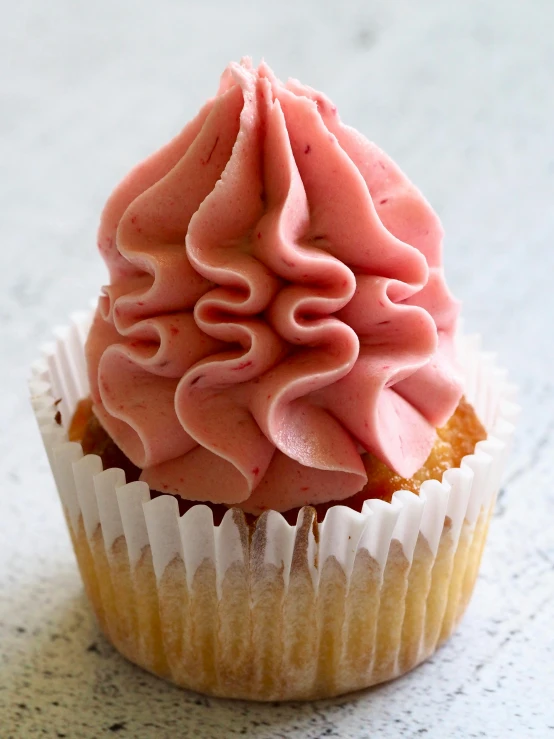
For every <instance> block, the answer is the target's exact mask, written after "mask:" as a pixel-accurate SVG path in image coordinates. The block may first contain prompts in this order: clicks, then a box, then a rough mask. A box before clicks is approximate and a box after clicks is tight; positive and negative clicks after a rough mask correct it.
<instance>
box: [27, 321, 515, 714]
mask: <svg viewBox="0 0 554 739" xmlns="http://www.w3.org/2000/svg"><path fill="white" fill-rule="evenodd" d="M90 321H91V316H90V315H89V314H79V315H77V316H74V317H73V319H72V321H71V324H70V326H69V327H68V328H65V329H59V330H57V331H56V332H55V342H53V343H52V344H51V345H48V347H46V348H45V350H44V352H43V358H42V359H41V360H40V361H39V362H37V363H36V364H35V365H34V366H33V368H32V378H31V382H30V387H31V396H32V403H33V407H34V410H35V414H36V417H37V421H38V425H39V428H40V431H41V435H42V438H43V441H44V446H45V449H46V452H47V455H48V459H49V461H50V464H51V467H52V471H53V474H54V478H55V481H56V485H57V488H58V491H59V494H60V499H61V501H62V505H63V508H64V512H65V515H66V518H67V521H68V525H69V528H70V532H71V536H72V541H73V545H74V548H75V552H76V555H77V560H78V563H79V567H80V570H81V574H82V576H83V581H84V583H85V587H86V590H87V594H88V596H89V599H90V600H91V602H92V605H93V607H94V610H95V612H96V615H97V617H98V620H99V623H100V626H101V627H102V629H103V630H104V632H105V633H106V635H107V636H108V638H109V639H110V640H111V641H112V642H113V643H114V645H115V646H116V647H117V648H118V649H119V650H120V651H121V652H122V653H123V654H124V655H125V656H127V657H128V658H129V659H131V660H132V661H133V662H136V663H137V664H139V665H141V666H143V667H145V668H146V669H148V670H150V671H152V672H155V673H156V674H158V675H161V676H163V677H166V678H169V679H171V680H172V681H173V682H176V683H177V684H179V685H182V686H184V687H189V688H193V689H196V690H200V691H204V692H208V693H211V694H214V695H221V696H227V697H236V698H252V699H258V700H284V699H304V698H315V697H323V696H331V695H336V694H339V693H343V692H347V691H350V690H355V689H359V688H362V687H366V686H369V685H372V684H375V683H378V682H382V681H384V680H388V679H391V678H393V677H396V676H398V675H400V674H402V673H403V672H405V671H407V670H408V669H411V668H412V667H414V666H415V665H416V664H418V663H419V662H421V661H422V660H423V659H425V658H426V657H428V656H429V655H430V654H432V653H433V651H434V650H435V648H436V647H437V645H438V644H440V643H441V642H442V641H444V639H446V638H447V637H448V636H449V635H450V633H451V632H452V630H453V629H454V628H455V626H456V624H457V623H458V621H459V619H460V617H461V615H462V613H463V611H464V609H465V607H466V605H467V602H468V600H469V597H470V595H471V592H472V589H473V584H474V582H475V578H476V576H477V571H478V567H479V562H480V558H481V553H482V550H483V546H484V541H485V538H486V531H487V527H488V522H489V518H490V514H491V511H492V508H493V505H494V500H495V496H496V492H497V490H498V487H499V483H500V478H501V474H502V469H503V463H504V459H505V456H506V453H507V449H508V446H509V442H510V440H511V437H512V434H513V429H514V425H513V424H514V421H515V419H516V417H517V412H518V408H517V406H516V405H515V404H514V402H513V398H514V393H515V390H514V387H513V386H512V385H510V384H509V383H508V382H507V380H506V373H505V372H503V371H502V370H499V369H498V368H497V367H496V365H495V362H494V356H493V355H491V354H489V353H484V352H481V350H480V339H479V337H475V336H471V337H465V336H461V337H459V339H458V356H459V359H460V363H461V365H462V370H463V375H464V382H465V395H466V398H467V399H468V400H469V402H471V403H472V404H473V406H474V408H475V410H476V412H477V414H478V416H479V417H480V419H481V421H482V422H483V424H484V425H485V428H486V429H487V432H488V438H487V439H486V440H484V441H481V442H479V443H478V444H477V445H476V447H475V451H474V453H473V454H471V455H469V456H467V457H465V458H464V459H463V460H462V463H461V465H460V467H459V468H455V469H449V470H448V471H447V472H445V473H444V476H443V479H442V481H441V482H439V481H436V480H430V481H427V482H425V483H423V485H422V486H421V491H420V494H419V496H418V495H415V494H413V493H411V492H408V491H402V490H401V491H398V492H396V493H395V494H394V496H393V498H392V501H391V503H386V502H384V501H381V500H368V501H366V502H365V503H364V505H363V509H362V512H361V513H359V512H356V511H354V510H352V509H350V508H348V507H346V506H341V505H337V506H334V507H332V508H330V509H329V510H328V512H327V514H326V516H325V519H324V520H323V522H322V523H319V524H318V523H317V521H316V519H315V512H314V510H313V509H311V508H309V507H308V508H303V509H301V511H300V513H299V516H298V520H297V522H296V525H290V524H288V523H287V522H286V521H285V519H284V518H283V517H282V516H281V515H280V514H279V513H277V512H275V511H268V512H266V513H264V514H263V515H262V516H260V518H259V519H258V520H257V523H256V525H255V527H254V528H253V529H251V528H250V527H249V526H248V525H247V523H246V521H245V518H244V515H243V514H242V512H241V511H240V510H238V509H231V510H229V511H228V512H227V513H226V514H225V516H224V518H223V521H222V522H221V524H220V525H218V526H215V525H214V523H213V517H212V512H211V509H210V508H209V507H208V506H206V505H203V504H198V505H195V506H193V507H192V508H191V509H190V510H188V511H187V512H186V513H185V514H184V515H183V516H181V517H179V511H178V505H177V500H176V499H175V498H174V497H172V496H167V495H164V496H160V497H157V498H155V499H152V500H151V499H150V490H149V488H148V485H147V484H146V483H143V482H132V483H129V484H126V483H125V475H124V473H123V471H122V470H119V469H108V470H102V463H101V460H100V458H99V457H97V456H95V455H88V456H83V451H82V448H81V446H80V444H77V443H72V442H68V440H67V433H66V429H65V428H64V427H63V426H60V425H58V424H57V423H56V419H55V416H56V413H57V411H58V410H59V411H60V413H61V417H62V421H63V423H64V424H66V425H67V424H68V423H69V421H70V419H71V417H72V414H73V412H74V410H75V407H76V404H77V402H78V401H79V400H80V399H81V398H84V397H86V396H87V395H88V383H87V377H86V367H85V360H84V350H83V348H84V342H85V340H86V336H87V332H88V328H89V326H90ZM57 401H59V403H58V402H57Z"/></svg>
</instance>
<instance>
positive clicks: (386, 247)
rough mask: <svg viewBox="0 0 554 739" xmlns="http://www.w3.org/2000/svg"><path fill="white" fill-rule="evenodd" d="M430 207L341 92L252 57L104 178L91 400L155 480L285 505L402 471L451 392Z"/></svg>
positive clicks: (449, 322)
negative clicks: (190, 116)
mask: <svg viewBox="0 0 554 739" xmlns="http://www.w3.org/2000/svg"><path fill="white" fill-rule="evenodd" d="M441 241H442V229H441V225H440V222H439V220H438V218H437V216H436V215H435V213H434V212H433V211H432V210H431V208H430V206H429V205H428V203H427V202H426V201H425V200H424V198H423V197H422V195H421V194H420V193H419V192H418V190H417V189H416V188H415V187H414V186H413V185H412V184H411V183H410V182H409V181H408V180H407V178H406V177H405V176H404V175H403V174H402V172H401V171H400V170H399V169H398V167H396V165H395V164H394V163H393V162H392V161H391V160H390V159H389V158H388V157H387V156H386V155H385V154H384V153H383V152H382V151H381V150H380V149H378V148H377V147H376V146H375V145H374V144H372V143H370V142H369V141H367V140H366V139H365V138H364V137H363V136H361V135H360V134H359V133H357V132H356V131H354V130H353V129H351V128H348V127H347V126H345V125H343V124H342V123H341V122H340V120H339V117H338V115H337V112H336V108H335V107H334V106H333V105H332V103H331V102H330V101H329V100H328V99H327V98H325V97H324V96H323V95H321V94H320V93H318V92H316V91H314V90H312V89H311V88H308V87H305V86H303V85H301V84H300V83H298V82H296V81H289V82H288V83H287V84H283V83H281V82H280V81H279V80H277V79H276V78H275V77H274V75H273V74H272V72H271V70H270V69H269V68H268V67H267V65H265V64H261V65H260V66H259V67H258V68H257V69H254V68H253V67H252V65H251V63H250V61H249V60H244V61H243V62H242V63H241V64H240V65H239V64H230V65H229V67H228V68H227V69H226V70H225V72H224V74H223V76H222V80H221V85H220V88H219V91H218V94H217V95H216V97H215V98H214V99H213V100H210V101H209V102H208V103H207V104H206V105H205V106H204V107H203V108H202V110H201V111H200V112H199V113H198V115H197V116H196V118H195V119H194V120H192V121H191V122H190V123H189V124H188V125H187V126H186V127H185V129H184V130H183V131H182V132H181V133H180V134H178V136H176V137H175V138H174V139H173V141H171V142H170V143H169V144H167V145H166V146H165V147H163V148H162V149H160V150H159V151H158V152H156V153H155V154H154V155H152V156H151V157H150V158H149V159H147V160H146V161H145V162H143V163H142V164H140V165H139V166H138V167H136V168H135V169H134V170H132V171H131V173H130V174H129V175H128V176H127V177H126V178H125V179H124V180H123V182H122V183H121V184H120V185H119V187H118V188H117V189H116V190H115V192H114V193H113V194H112V196H111V197H110V199H109V201H108V203H107V205H106V207H105V209H104V212H103V216H102V221H101V225H100V230H99V248H100V251H101V253H102V255H103V257H104V259H105V261H106V263H107V266H108V268H109V272H110V284H109V285H108V286H107V287H105V288H104V290H103V295H102V296H101V298H100V303H99V307H98V310H97V313H96V316H95V319H94V323H93V326H92V329H91V332H90V336H89V340H88V344H87V362H88V369H89V377H90V384H91V393H92V398H93V402H94V411H95V413H96V415H97V417H98V418H99V420H100V422H101V423H102V425H103V426H104V428H105V429H106V430H107V432H108V433H109V434H110V435H111V436H112V438H113V439H114V441H115V442H116V443H117V444H118V445H119V446H120V448H121V449H122V450H123V451H124V452H125V454H126V455H127V456H128V457H129V458H130V459H131V460H132V461H133V462H134V463H135V464H136V465H137V466H139V467H140V468H142V470H143V472H142V479H144V480H146V481H147V482H148V483H149V484H150V486H151V487H152V488H154V489H157V490H161V491H168V492H172V493H176V494H179V495H181V496H182V497H184V498H187V499H191V500H207V501H212V502H214V503H226V504H238V505H240V506H241V507H243V508H244V509H245V510H248V511H252V512H256V513H257V512H260V511H262V510H264V509H267V508H273V509H276V510H286V509H289V508H292V507H296V506H301V505H304V504H306V503H312V504H315V503H321V502H324V501H329V500H339V499H343V498H346V497H349V496H351V495H353V494H354V493H356V492H358V491H359V490H361V489H362V488H363V487H364V485H365V484H366V482H367V475H366V470H365V467H364V460H363V455H364V453H365V452H371V453H372V454H374V455H376V456H377V457H378V458H379V459H380V460H382V461H383V462H384V463H386V464H387V465H388V466H389V467H390V468H392V469H393V470H395V471H396V472H397V473H398V474H400V475H402V476H404V477H409V476H411V475H412V474H413V473H414V472H415V471H416V470H417V469H418V468H419V467H420V466H421V465H422V464H423V463H424V461H425V459H426V458H427V456H428V454H429V452H430V450H431V447H432V445H433V443H434V439H435V428H436V427H437V426H440V425H442V424H443V423H444V422H445V421H446V420H447V419H448V418H449V417H450V416H451V414H452V413H453V411H454V409H455V407H456V405H457V403H458V401H459V399H460V396H461V385H460V382H459V379H458V377H457V375H456V371H455V367H454V351H453V333H454V329H455V324H456V319H457V313H458V305H457V303H456V302H455V301H454V299H453V298H452V296H451V295H450V293H449V292H448V289H447V287H446V284H445V281H444V277H443V270H442V264H441Z"/></svg>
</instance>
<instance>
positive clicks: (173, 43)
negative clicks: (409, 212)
mask: <svg viewBox="0 0 554 739" xmlns="http://www.w3.org/2000/svg"><path fill="white" fill-rule="evenodd" d="M2 16H3V22H2V24H1V27H0V63H1V68H2V69H3V70H8V73H7V74H6V73H4V74H3V75H2V80H1V82H0V95H1V102H0V108H1V110H2V114H1V116H0V133H1V136H0V161H1V163H2V167H1V171H2V177H1V178H0V193H1V194H0V213H1V214H2V215H1V218H2V242H1V245H0V254H1V260H2V268H1V270H0V317H1V327H2V352H1V353H0V369H1V377H2V390H1V393H0V412H1V417H2V421H3V422H2V424H1V426H0V455H1V460H0V461H1V467H0V469H1V470H2V494H1V504H0V510H1V516H0V546H1V557H0V736H1V737H2V739H9V738H10V737H14V738H17V739H19V738H20V737H21V738H23V739H26V738H27V737H35V736H37V737H38V736H40V737H42V736H45V737H68V738H70V739H73V738H77V739H78V738H79V737H85V738H89V737H104V736H106V737H110V736H114V737H121V738H122V739H123V737H130V738H131V737H132V738H133V739H148V738H149V737H154V738H155V739H164V738H165V737H198V739H211V738H212V737H213V738H216V737H234V736H249V737H259V738H260V739H265V738H267V739H269V738H270V737H288V738H289V739H300V738H305V739H316V737H317V738H319V737H341V739H348V738H354V737H356V738H357V739H366V738H368V737H370V736H371V737H379V738H383V739H395V738H396V737H419V736H424V737H425V739H434V738H436V739H439V738H440V739H444V737H461V738H463V739H465V738H466V737H467V738H469V737H488V738H489V737H490V738H494V737H502V739H504V738H505V737H511V736H513V737H517V738H520V739H528V738H530V737H545V738H546V737H547V736H554V704H553V701H552V685H554V643H553V635H554V631H553V627H552V623H553V622H554V492H553V491H554V488H553V485H552V477H551V475H552V460H553V458H554V387H553V381H552V370H551V368H552V367H553V366H554V331H553V328H552V320H553V316H554V289H553V275H554V248H553V247H552V234H553V233H554V207H553V205H552V203H553V196H554V136H553V130H554V95H553V94H552V93H553V88H552V70H554V45H553V43H552V34H551V28H552V23H553V22H554V6H553V4H552V2H551V0H543V1H542V2H541V1H540V0H531V1H530V2H528V3H525V4H523V3H515V2H514V3H505V2H503V1H502V0H490V1H489V2H486V3H484V2H481V1H479V0H467V1H466V2H464V3H443V2H439V0H436V1H435V2H433V1H432V0H422V1H421V2H418V3H413V2H410V0H394V1H391V0H372V1H371V2H368V1H367V0H351V1H350V2H348V3H342V2H340V1H339V0H336V1H335V2H318V1H317V0H306V1H305V2H298V1H297V0H295V1H294V2H293V1H292V0H281V1H280V2H279V3H272V4H271V6H270V7H267V5H266V4H264V3H255V2H237V3H233V4H230V3H229V4H228V3H224V2H223V0H204V2H202V3H193V2H191V1H189V2H178V1H177V0H159V2H157V3H147V2H137V0H118V1H114V2H110V1H109V0H98V2H95V3H86V4H85V3H75V2H71V0H52V2H50V3H41V2H39V0H21V2H17V3H9V4H7V5H6V7H5V8H4V9H3V14H2ZM245 53H249V54H251V55H253V56H254V57H255V58H256V59H259V58H260V57H261V56H262V55H264V56H265V57H266V59H267V60H268V61H269V63H270V64H271V65H272V66H273V67H274V69H275V70H276V72H277V73H278V74H279V75H280V76H283V77H284V76H287V75H294V76H297V77H299V78H301V79H302V80H303V81H305V82H307V83H309V84H312V85H313V86H315V87H318V88H321V89H323V90H325V91H326V92H327V93H328V94H329V95H330V97H331V98H333V99H334V101H335V102H336V104H337V105H338V108H339V111H340V112H341V115H342V118H343V120H345V121H346V122H348V123H350V124H352V125H354V126H356V127H357V128H359V129H360V130H362V131H363V132H364V133H365V134H366V135H367V136H368V137H370V138H372V139H373V140H375V141H376V142H378V143H379V144H380V145H381V146H382V147H383V148H384V149H385V150H386V151H388V152H389V153H390V154H391V155H392V156H393V157H394V158H395V159H396V160H397V161H398V162H399V163H400V165H401V166H402V167H403V169H404V170H405V171H406V172H407V173H408V174H409V176H410V177H411V178H412V179H413V180H414V181H415V182H416V183H418V185H419V186H420V187H421V189H422V190H423V192H424V193H425V194H426V195H427V197H428V198H429V199H430V201H431V202H432V203H433V205H434V206H435V207H436V209H437V210H438V211H439V213H440V215H441V217H442V219H443V222H444V225H445V228H446V233H447V239H446V263H447V270H448V275H449V281H450V284H451V286H452V288H453V290H454V291H455V293H456V294H457V295H458V296H459V297H460V298H461V299H462V300H463V302H464V315H465V322H466V327H467V328H468V329H469V330H471V331H473V330H479V331H481V332H482V334H483V336H484V341H485V345H486V346H487V347H488V348H490V349H491V350H493V351H496V352H497V353H498V354H499V356H500V358H501V361H502V363H503V364H505V365H506V366H508V367H509V368H510V372H511V376H512V377H513V379H514V380H515V381H516V382H517V383H518V384H519V385H520V388H521V393H520V399H521V404H522V406H523V414H522V419H521V423H520V426H519V429H518V435H517V439H516V443H515V446H514V453H513V456H512V459H511V461H510V464H509V469H508V473H507V475H506V479H505V483H504V486H503V488H502V491H501V494H500V500H499V503H498V507H497V511H496V515H495V518H494V521H493V523H492V527H491V532H490V538H489V544H488V547H487V550H486V553H485V556H484V562H483V567H482V574H481V576H480V578H479V582H478V585H477V590H476V593H475V596H474V598H473V601H472V603H471V606H470V608H469V611H468V613H467V615H466V617H465V620H464V621H463V624H462V626H461V628H460V629H459V631H458V633H457V634H456V635H455V636H454V638H453V639H452V640H451V641H450V643H449V644H447V645H446V646H445V647H444V648H442V649H441V650H440V651H439V652H438V653H437V654H436V655H435V656H434V657H433V658H432V659H431V660H430V661H429V662H428V663H426V664H425V665H423V666H422V667H421V668H419V669H418V670H416V671H415V672H414V673H412V674H410V675H408V676H406V677H404V678H402V679H400V680H398V681H396V682H394V683H391V684H388V685H384V686H382V687H379V688H376V689H373V690H370V691H367V692H364V693H361V694H357V695H355V696H352V697H346V698H341V699H337V700H332V701H326V702H318V703H310V704H293V705H282V706H279V705H253V704H246V703H233V702H226V701H219V700H210V699H207V698H204V697H201V696H198V695H194V694H189V693H186V692H184V691H180V690H178V689H176V688H173V687H170V686H168V685H166V684H165V683H163V682H161V681H159V680H157V679H156V678H154V677H151V676H150V675H148V674H145V673H144V672H142V671H140V670H139V669H138V668H134V667H133V666H131V665H130V664H128V663H127V662H126V661H125V660H124V659H123V658H121V657H119V656H118V655H117V654H116V653H115V652H114V650H113V649H112V648H111V647H110V646H109V645H108V644H107V642H106V641H105V640H104V639H103V638H102V636H101V635H100V634H99V631H98V629H97V627H96V625H95V623H94V621H93V618H92V616H91V613H90V611H89V609H88V607H87V604H86V602H85V600H84V597H83V594H82V588H81V584H80V581H79V577H78V574H77V569H76V566H75V561H74V558H73V554H72V551H71V548H70V543H69V537H68V534H67V533H66V529H65V524H64V521H63V519H62V512H61V508H60V505H59V502H58V500H57V497H56V493H55V490H54V486H53V483H52V480H51V476H50V473H49V471H48V468H47V462H46V459H45V456H44V454H43V451H42V448H41V446H40V440H39V436H38V432H37V430H36V428H35V422H34V419H33V417H32V415H31V412H30V409H29V405H28V400H27V393H26V386H25V377H26V374H27V367H28V365H29V363H30V362H31V361H32V360H33V359H34V358H35V357H36V355H37V347H38V346H39V345H40V344H41V343H42V342H44V341H46V340H48V339H49V337H50V330H51V327H52V326H54V325H56V324H60V323H64V322H65V320H66V317H67V315H68V314H69V313H70V312H72V311H74V310H76V309H80V308H82V307H84V306H86V305H87V303H88V300H89V298H90V297H92V296H94V295H95V294H96V293H97V290H98V287H99V285H100V284H102V282H103V280H104V272H103V267H102V266H101V264H100V260H99V258H98V256H97V254H96V250H95V245H94V242H95V229H96V223H97V220H98V215H99V211H100V208H101V207H102V204H103V201H104V200H105V198H106V197H107V195H108V193H109V190H110V188H111V187H112V186H113V185H114V183H115V182H116V181H118V180H119V179H120V177H121V176H122V175H123V174H124V173H125V172H126V171H127V170H128V168H129V167H130V166H131V165H132V164H134V163H135V162H136V161H137V160H138V159H139V158H141V157H142V156H144V155H146V154H147V153H149V152H150V151H151V150H153V149H154V148H155V147H156V146H158V145H159V144H161V143H162V142H165V141H166V140H167V139H168V138H169V137H170V136H171V135H172V134H173V133H174V132H175V131H177V130H178V129H179V127H180V126H181V125H183V124H184V122H185V121H186V120H188V119H189V118H190V117H191V116H192V115H193V113H194V112H195V111H196V109H197V108H198V107H199V105H200V104H201V103H202V102H203V99H204V98H205V97H206V96H207V95H208V94H212V93H213V92H214V91H215V89H216V86H217V80H218V76H219V74H220V72H221V71H222V69H223V67H224V65H225V64H226V62H227V61H228V60H229V59H233V58H234V59H237V58H238V57H240V56H241V55H242V54H245Z"/></svg>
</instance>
